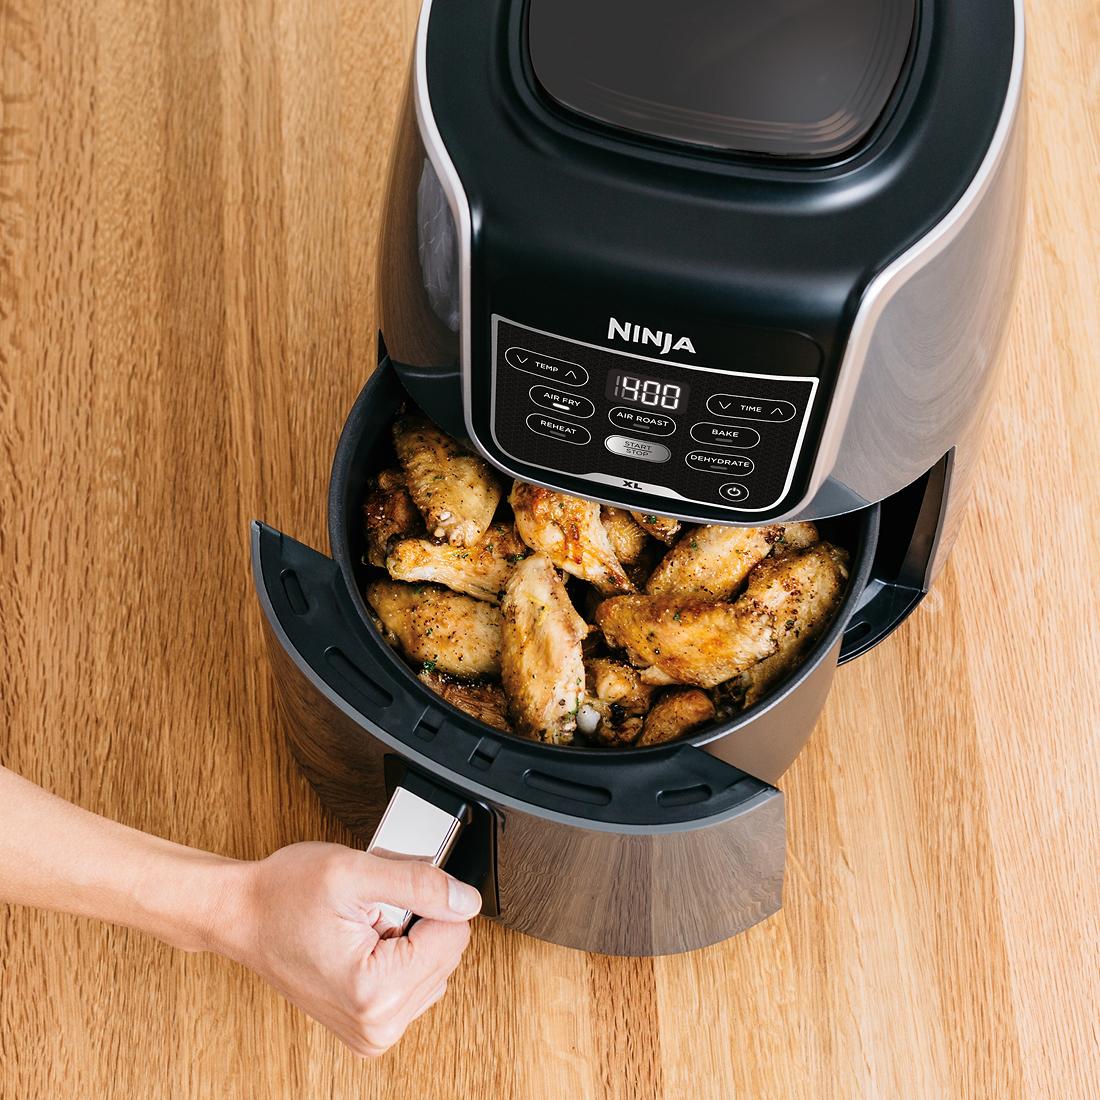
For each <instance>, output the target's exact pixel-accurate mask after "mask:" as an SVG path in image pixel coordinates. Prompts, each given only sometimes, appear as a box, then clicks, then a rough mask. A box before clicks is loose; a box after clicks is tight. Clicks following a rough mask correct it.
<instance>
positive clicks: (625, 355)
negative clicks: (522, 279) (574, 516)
mask: <svg viewBox="0 0 1100 1100" xmlns="http://www.w3.org/2000/svg"><path fill="white" fill-rule="evenodd" d="M492 366H493V386H492V403H493V404H492V411H491V424H492V431H493V437H494V441H495V443H496V445H497V447H499V448H500V450H501V451H502V452H503V453H504V455H506V456H508V457H510V458H512V459H515V460H517V461H518V462H522V463H525V464H526V465H529V466H534V467H537V468H539V469H542V470H546V471H547V472H548V474H550V475H551V476H549V477H548V478H547V480H553V478H552V475H553V474H554V473H567V474H571V475H573V476H574V477H579V478H584V479H586V480H588V481H591V482H594V483H596V484H594V485H593V495H594V496H599V495H600V493H599V492H598V490H597V487H596V486H597V485H599V484H602V485H611V486H614V487H616V488H620V489H622V488H625V489H632V490H635V491H637V492H641V493H650V494H652V495H654V496H658V497H666V498H668V499H669V500H675V501H686V502H690V503H697V504H707V505H710V506H712V507H725V508H728V509H731V510H733V511H738V512H745V513H752V512H763V511H768V510H770V509H774V508H775V507H776V506H777V505H778V504H779V503H780V502H781V501H782V499H783V498H784V497H785V496H786V494H787V492H788V490H789V488H790V484H791V480H792V477H793V474H794V468H795V463H796V462H797V460H798V456H799V453H800V451H801V449H802V445H803V442H804V438H805V434H806V425H807V422H808V418H809V415H810V410H811V408H812V406H813V401H814V397H815V394H816V392H817V386H818V380H817V379H816V378H808V377H807V378H792V377H789V376H772V375H765V374H753V373H744V372H739V371H737V370H736V369H734V368H733V367H732V366H731V367H730V368H728V369H727V368H723V367H716V366H709V365H708V366H696V365H690V364H686V363H682V362H670V361H668V360H666V359H664V358H656V357H654V356H646V355H642V354H635V353H632V352H626V351H619V350H616V349H611V348H607V347H599V346H597V345H594V344H587V343H582V342H581V341H577V340H571V339H569V338H567V337H564V336H557V335H554V334H552V333H548V332H543V331H541V330H539V329H533V328H530V327H528V326H526V325H521V324H519V323H517V322H515V321H510V320H508V319H507V318H505V317H501V316H499V315H494V316H493V360H492Z"/></svg>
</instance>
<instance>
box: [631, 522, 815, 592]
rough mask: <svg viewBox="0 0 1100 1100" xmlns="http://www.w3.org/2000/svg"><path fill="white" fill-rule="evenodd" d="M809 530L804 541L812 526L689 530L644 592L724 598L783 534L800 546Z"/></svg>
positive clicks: (647, 583) (762, 558)
mask: <svg viewBox="0 0 1100 1100" xmlns="http://www.w3.org/2000/svg"><path fill="white" fill-rule="evenodd" d="M809 532H812V533H813V538H811V539H810V540H809V541H810V542H815V541H816V539H817V529H816V528H815V527H814V525H813V524H812V523H793V524H789V525H787V526H784V525H783V524H773V525H771V526H769V527H719V526H717V525H713V526H710V525H708V526H705V527H693V528H690V529H689V530H687V531H685V532H684V534H683V535H681V536H680V538H679V539H678V540H677V542H676V545H675V546H674V547H673V548H672V549H671V550H670V551H669V552H668V553H667V554H666V555H665V556H664V558H662V559H661V561H660V563H659V564H658V565H657V568H656V569H654V570H653V572H652V573H651V574H650V575H649V580H648V581H647V582H646V586H645V590H646V592H648V593H649V594H650V595H651V596H663V595H666V594H668V593H679V594H680V595H683V596H697V597H699V598H700V599H712V600H725V599H728V598H729V597H730V596H732V595H733V594H734V593H735V592H736V591H737V590H738V589H739V588H740V587H741V585H742V583H743V582H744V580H745V578H746V577H747V576H748V575H749V570H750V569H752V567H753V566H754V565H756V564H757V562H760V561H763V560H764V558H766V557H767V556H768V554H770V553H771V552H772V547H773V546H777V545H781V544H785V540H786V539H787V536H788V533H790V538H791V540H792V548H793V547H794V546H796V545H799V544H803V545H804V544H805V543H804V540H805V539H806V537H807V535H808V533H809Z"/></svg>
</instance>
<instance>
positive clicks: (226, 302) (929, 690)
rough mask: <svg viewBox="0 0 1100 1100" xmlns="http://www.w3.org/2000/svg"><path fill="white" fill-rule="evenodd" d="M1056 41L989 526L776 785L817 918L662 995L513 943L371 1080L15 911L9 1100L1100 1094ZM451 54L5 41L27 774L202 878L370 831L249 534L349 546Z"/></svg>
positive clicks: (849, 676) (28, 6)
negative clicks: (418, 144)
mask: <svg viewBox="0 0 1100 1100" xmlns="http://www.w3.org/2000/svg"><path fill="white" fill-rule="evenodd" d="M1029 8H1030V17H1031V23H1030V28H1029V50H1030V58H1029V68H1030V74H1029V75H1030V104H1031V135H1030V141H1031V187H1030V191H1031V202H1030V210H1029V218H1028V239H1027V246H1026V255H1025V263H1024V278H1023V285H1022V291H1021V294H1020V300H1019V306H1018V309H1017V312H1016V315H1015V319H1014V321H1013V325H1012V332H1011V339H1010V347H1009V351H1008V353H1007V364H1006V368H1007V369H1006V376H1005V379H1004V386H1003V388H1002V390H1001V393H1000V399H999V401H998V404H997V407H996V412H995V416H994V421H993V424H992V429H991V435H990V438H989V441H988V446H987V448H986V451H985V454H984V459H983V463H982V468H981V475H980V479H979V485H978V489H977V496H976V500H975V506H974V508H973V510H972V512H971V514H970V516H969V519H968V521H967V523H966V526H965V530H964V533H963V535H962V537H961V539H960V542H959V544H958V547H957V550H956V552H955V555H954V558H953V561H952V564H951V566H950V567H949V569H948V571H947V573H946V575H945V576H944V577H943V578H942V580H941V581H940V583H939V585H938V586H937V588H936V589H935V591H934V593H933V594H932V595H931V596H930V597H929V599H928V600H927V601H926V602H925V604H924V606H923V607H922V608H921V610H920V611H919V613H918V614H917V615H915V616H914V617H913V619H911V620H910V622H909V623H908V624H907V625H906V626H905V627H904V628H903V629H902V630H901V631H900V633H899V634H898V635H897V636H896V637H895V638H894V639H892V640H891V641H890V642H888V643H887V644H885V645H883V646H882V647H881V648H880V649H878V650H876V651H875V652H874V653H872V654H870V655H869V656H867V657H865V658H863V659H861V660H860V661H858V662H856V663H855V664H854V665H851V666H848V667H847V668H845V669H844V670H843V671H842V672H841V673H840V675H839V676H838V677H837V683H836V688H835V691H834V692H833V695H832V697H831V699H830V702H829V705H828V709H827V712H826V715H825V717H824V719H823V721H822V722H821V724H820V726H819V727H818V729H817V731H816V732H815V734H814V736H813V739H812V741H811V743H810V745H809V747H808V748H807V750H806V751H805V752H804V753H803V754H802V756H801V757H800V758H799V760H798V761H797V763H796V764H795V766H794V768H793V769H792V770H791V772H790V773H789V775H788V776H787V777H786V779H785V781H784V783H783V786H784V788H785V790H786V792H787V795H788V807H789V834H790V852H789V864H788V878H787V887H786V907H785V909H784V910H783V912H782V913H781V914H780V915H779V916H777V917H775V918H773V919H772V920H769V921H767V922H766V923H764V924H763V925H762V926H759V927H757V928H755V929H753V930H752V931H750V932H749V933H748V934H746V935H744V936H741V937H740V938H738V939H735V940H732V941H730V942H728V943H725V944H722V945H720V946H717V947H714V948H712V949H709V950H705V951H701V952H698V953H696V954H693V955H690V956H686V957H677V958H665V959H658V960H652V961H651V960H615V959H607V958H598V957H589V956H586V955H584V954H581V953H578V952H575V951H569V950H566V949H563V948H558V947H553V946H549V945H546V944H542V943H537V942H534V941H532V940H529V939H525V938H523V937H521V936H518V935H513V934H510V933H508V932H505V931H503V930H502V929H500V928H498V927H496V926H495V925H492V924H489V923H487V922H484V921H482V922H480V923H479V925H478V927H477V929H476V932H475V937H474V944H473V947H472V949H471V951H470V953H469V956H468V961H467V963H466V965H465V966H464V967H463V968H462V969H461V970H460V972H459V973H458V975H456V977H455V979H454V980H453V982H452V992H451V993H450V995H449V996H448V998H447V1000H446V1001H444V1002H443V1003H442V1005H441V1006H440V1007H439V1008H438V1009H436V1010H435V1011H434V1012H433V1013H432V1014H431V1015H430V1016H429V1017H427V1018H426V1019H425V1021H423V1022H422V1023H421V1024H420V1025H418V1026H417V1027H416V1028H415V1029H414V1030H413V1031H412V1032H411V1033H410V1034H409V1036H408V1037H407V1038H406V1040H405V1041H404V1042H403V1043H402V1045H401V1046H400V1047H399V1048H398V1049H397V1050H396V1051H395V1052H393V1053H392V1054H391V1055H390V1056H389V1057H388V1058H386V1059H385V1060H384V1061H382V1062H381V1063H379V1064H363V1063H360V1062H357V1061H355V1060H354V1059H352V1058H351V1057H350V1056H348V1055H347V1054H345V1053H344V1051H343V1049H342V1048H340V1047H339V1046H338V1045H337V1043H336V1042H335V1041H334V1040H333V1039H331V1038H330V1037H329V1036H328V1035H327V1034H326V1033H325V1032H324V1031H322V1030H321V1028H320V1027H318V1026H315V1025H313V1024H312V1023H310V1022H309V1021H308V1020H306V1019H305V1018H304V1017H303V1016H302V1015H300V1014H299V1013H298V1012H297V1011H295V1010H293V1009H291V1008H289V1007H288V1006H287V1005H286V1004H285V1003H284V1002H283V1001H281V1000H280V999H279V997H278V996H276V995H275V994H274V993H273V992H271V990H269V989H268V988H267V987H265V986H264V985H262V984H261V983H260V982H259V981H258V980H255V979H254V978H253V977H252V976H251V975H249V974H248V973H246V972H244V971H242V970H241V969H239V968H238V967H236V966H233V965H231V964H229V963H226V962H224V961H222V960H220V959H217V958H208V957H192V956H184V955H181V954H175V953H173V952H171V951H170V950H168V949H167V948H164V947H161V946H160V945H158V944H156V943H153V942H150V941H149V940H147V939H143V938H142V937H140V936H138V935H136V934H131V933H129V932H125V931H121V930H119V929H112V928H106V927H102V926H98V925H95V924H92V923H89V922H82V921H76V920H72V919H69V918H63V917H55V916H47V915H42V914H35V913H30V912H26V911H15V910H9V911H4V910H0V1096H2V1097H4V1098H5V1100H7V1098H9V1097H10V1098H12V1100H15V1098H19V1100H24V1098H26V1100H30V1098H35V1100H37V1098H50V1100H53V1098H62V1097H97V1098H100V1097H102V1098H108V1097H111V1098H113V1097H119V1098H127V1100H129V1098H131V1097H135V1098H136V1097H141V1098H142V1100H147V1098H151V1097H172V1098H173V1100H185V1098H187V1100H190V1098H196V1100H198V1098H205V1097H214V1096H216V1097H219V1098H221V1097H284V1096H285V1097H307V1096H308V1097H321V1096H324V1097H331V1098H343V1097H348V1098H350V1097H356V1098H361V1097H395V1098H397V1097H400V1098H405V1097H422V1098H434V1097H439V1098H444V1097H446V1098H451V1097H456V1096H458V1097H479V1098H480V1097H486V1096H490V1095H497V1096H503V1097H509V1098H513V1097H514V1098H517V1100H532V1098H541V1097H553V1098H557V1097H566V1096H578V1097H601V1098H602V1097H612V1098H628V1097H630V1098H633V1097H639V1098H646V1100H649V1098H662V1100H663V1098H669V1100H672V1098H680V1097H687V1096H692V1097H698V1098H700V1100H710V1098H714V1100H730V1098H733V1097H753V1098H757V1097H760V1098H764V1097H766V1098H784V1100H786V1098H793V1097H806V1098H814V1100H818V1098H823V1097H829V1098H831V1097H845V1098H846V1097H856V1096H882V1097H890V1098H895V1097H929V1098H941V1097H963V1096H973V1097H982V1098H984V1097H997V1098H998V1100H1002V1098H1007V1097H1017V1096H1019V1097H1022V1096H1028V1097H1038V1096H1057V1097H1059V1100H1065V1098H1069V1097H1081V1098H1085V1097H1093V1096H1095V1095H1096V1093H1097V1088H1098V1087H1100V1085H1098V1081H1100V1056H1098V1050H1100V1038H1098V1030H1097V1028H1098V1024H1097V1021H1098V1020H1100V972H1098V940H1100V931H1098V923H1097V911H1098V902H1100V896H1098V891H1097V885H1096V880H1097V868H1098V867H1100V826H1098V824H1097V819H1098V809H1100V775H1098V768H1100V764H1098V761H1100V733H1098V727H1100V718H1098V716H1100V698H1098V695H1100V692H1098V688H1097V683H1098V674H1097V666H1098V663H1100V640H1098V631H1097V624H1096V619H1097V610H1098V600H1097V590H1098V585H1100V582H1098V578H1100V550H1098V544H1100V525H1098V522H1097V518H1096V516H1097V505H1098V504H1100V491H1098V483H1097V476H1098V475H1097V471H1098V470H1100V371H1098V370H1097V363H1098V357H1100V351H1098V349H1100V320H1098V318H1100V294H1098V291H1100V279H1098V262H1100V208H1098V201H1097V188H1098V178H1100V174H1098V168H1100V157H1098V148H1100V104H1098V96H1097V89H1098V88H1100V73H1098V70H1097V67H1096V66H1097V63H1096V58H1097V56H1098V55H1100V18H1098V16H1097V9H1096V5H1095V3H1094V2H1093V0H1046V2H1044V3H1038V2H1034V3H1031V4H1030V5H1029ZM413 25H414V10H413V5H412V4H410V3H407V2H405V0H359V2H357V3H353V2H350V0H349V2H335V0H334V2H331V3H312V4H307V3H304V2H303V3H291V2H289V0H250V2H244V0H190V2H188V3H167V2H163V0H98V2H97V0H85V2H82V3H80V2H76V0H51V2H50V3H40V2H39V3H35V2H31V0H12V2H11V3H9V4H6V5H4V6H3V8H0V40H2V43H3V65H2V71H0V81H2V89H0V99H2V106H3V126H2V128H0V619H2V622H3V639H4V640H3V646H2V648H0V708H2V710H0V754H2V755H0V759H2V760H3V762H4V763H5V764H7V765H9V766H11V767H13V768H15V769H16V770H19V771H21V772H23V773H24V774H26V775H27V776H29V777H30V778H32V779H34V780H36V781H37V782H40V783H42V784H44V785H45V786H47V787H49V788H51V789H52V790H54V791H57V792H58V793H60V794H62V795H64V796H65V797H68V798H71V799H74V800H76V801H77V802H79V803H81V804H82V805H84V806H87V807H90V808H93V809H95V810H98V811H101V812H103V813H106V814H110V815H114V816H116V817H119V818H121V819H122V820H124V821H126V822H128V823H130V824H133V825H136V826H139V827H141V828H143V829H148V830H152V831H155V832H158V833H160V834H163V835H165V836H169V837H172V838H174V839H176V840H180V841H183V842H186V843H189V844H194V845H201V846H203V847H207V848H211V849H215V850H218V851H223V852H227V853H232V854H236V855H240V856H258V855H261V854H265V853H267V852H268V851H270V850H271V849H273V848H274V847H276V846H279V845H281V844H284V843H286V842H289V841H292V840H296V839H304V838H314V837H328V838H336V839H339V838H341V837H342V835H343V834H342V833H341V831H340V829H339V828H337V827H336V826H334V825H333V824H332V822H330V821H329V820H328V819H327V818H326V817H325V816H324V815H323V814H322V813H321V812H320V810H319V808H318V804H317V801H316V799H315V797H314V796H313V794H312V792H311V790H310V789H309V787H308V786H307V784H306V782H305V780H304V779H303V778H302V777H301V776H300V775H299V773H298V772H297V770H296V768H295V767H294V765H293V763H292V762H291V759H290V756H289V753H288V751H287V749H286V747H285V745H284V743H283V741H282V739H281V735H280V733H279V731H278V729H277V727H276V725H275V722H274V720H273V700H272V685H271V682H270V679H269V676H268V673H267V669H266V667H265V658H264V653H263V648H262V639H261V634H260V613H259V609H258V608H257V606H256V603H255V601H254V599H253V595H252V589H251V578H250V576H249V567H248V547H247V524H248V521H249V520H250V519H252V518H253V517H262V518H264V519H266V520H268V521H270V522H271V523H273V524H275V525H277V526H278V527H280V528H281V529H283V530H285V531H288V532H291V533H293V534H295V535H296V536H298V537H300V538H302V539H303V540H305V541H309V542H312V543H313V544H314V545H324V533H323V524H324V507H325V491H326V485H327V476H328V466H329V461H330V458H331V455H332V451H333V448H334V445H335V442H336V438H337V433H338V432H339V430H340V427H341V424H342V421H343V418H344V415H345V413H346V411H347V409H348V407H349V405H350V403H351V401H352V399H353V398H354V396H355V394H356V392H357V390H358V388H359V386H360V384H361V383H362V381H363V379H364V377H365V376H366V374H367V372H368V370H369V368H370V364H371V359H372V354H373V350H374V329H375V326H374V318H373V316H372V310H371V302H372V290H373V286H372V284H373V279H374V274H373V255H374V232H375V224H376V219H377V216H378V212H379V203H380V198H381V189H380V182H381V180H382V174H383V164H384V157H385V151H386V148H387V142H388V138H389V133H390V126H391V121H392V118H393V116H394V112H395V109H396V104H397V95H398V91H399V87H400V84H401V79H402V73H403V65H404V58H405V56H406V51H407V48H408V45H409V43H410V41H411V33H412V29H413Z"/></svg>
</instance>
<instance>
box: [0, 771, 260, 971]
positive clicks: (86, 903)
mask: <svg viewBox="0 0 1100 1100" xmlns="http://www.w3.org/2000/svg"><path fill="white" fill-rule="evenodd" d="M243 866H244V865H243V864H241V863H240V862H238V861H236V860H231V859H226V858H224V857H222V856H216V855H212V854H211V853H209V852H202V851H199V850H197V849H195V848H187V847H184V846H183V845H180V844H173V843H171V842H170V841H167V840H163V839H161V838H160V837H155V836H150V835H148V834H147V833H142V832H139V831H138V830H136V829H130V828H127V827H126V826H125V825H120V824H118V822H115V821H109V820H108V819H106V818H104V817H100V816H98V815H97V814H93V813H89V812H88V811H87V810H82V809H80V808H79V807H77V806H73V805H72V804H71V803H68V802H65V801H64V800H63V799H60V798H57V797H56V796H54V795H52V794H49V793H48V792H46V791H44V790H42V789H41V788H40V787H36V786H35V785H34V784H33V783H29V782H28V781H27V780H25V779H22V778H20V777H19V776H17V775H15V774H14V773H13V772H10V771H8V770H7V769H6V768H0V903H2V902H10V903H14V904H18V905H32V906H36V907H39V908H43V909H53V910H58V911H60V912H66V913H74V914H78V915H80V916H86V917H96V918H98V919H100V920H105V921H110V922H112V923H115V924H125V925H128V926H129V927H132V928H137V929H140V930H141V931H143V932H148V933H150V934H151V935H154V936H156V937H157V938H158V939H161V940H164V941H165V942H166V943H170V944H172V945H173V946H175V947H180V948H183V949H185V950H190V951H200V950H206V949H216V950H225V949H226V947H227V942H226V941H227V940H228V939H230V938H231V937H232V934H233V928H232V922H233V920H234V916H233V909H234V905H233V900H234V898H235V896H236V893H237V892H238V890H239V888H240V881H241V877H242V876H241V868H242V867H243Z"/></svg>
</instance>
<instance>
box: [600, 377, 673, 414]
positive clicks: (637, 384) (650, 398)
mask: <svg viewBox="0 0 1100 1100" xmlns="http://www.w3.org/2000/svg"><path fill="white" fill-rule="evenodd" d="M607 396H608V397H610V398H611V399H612V400H613V401H629V402H630V404H632V405H641V406H642V407H643V408H647V409H663V410H664V411H665V412H679V411H680V410H681V409H682V408H684V406H685V405H687V399H688V387H687V386H686V385H684V383H683V382H664V381H662V380H661V379H660V378H650V377H648V376H647V375H644V374H634V373H631V372H628V371H621V370H613V371H612V372H611V373H610V374H609V375H608V376H607Z"/></svg>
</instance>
